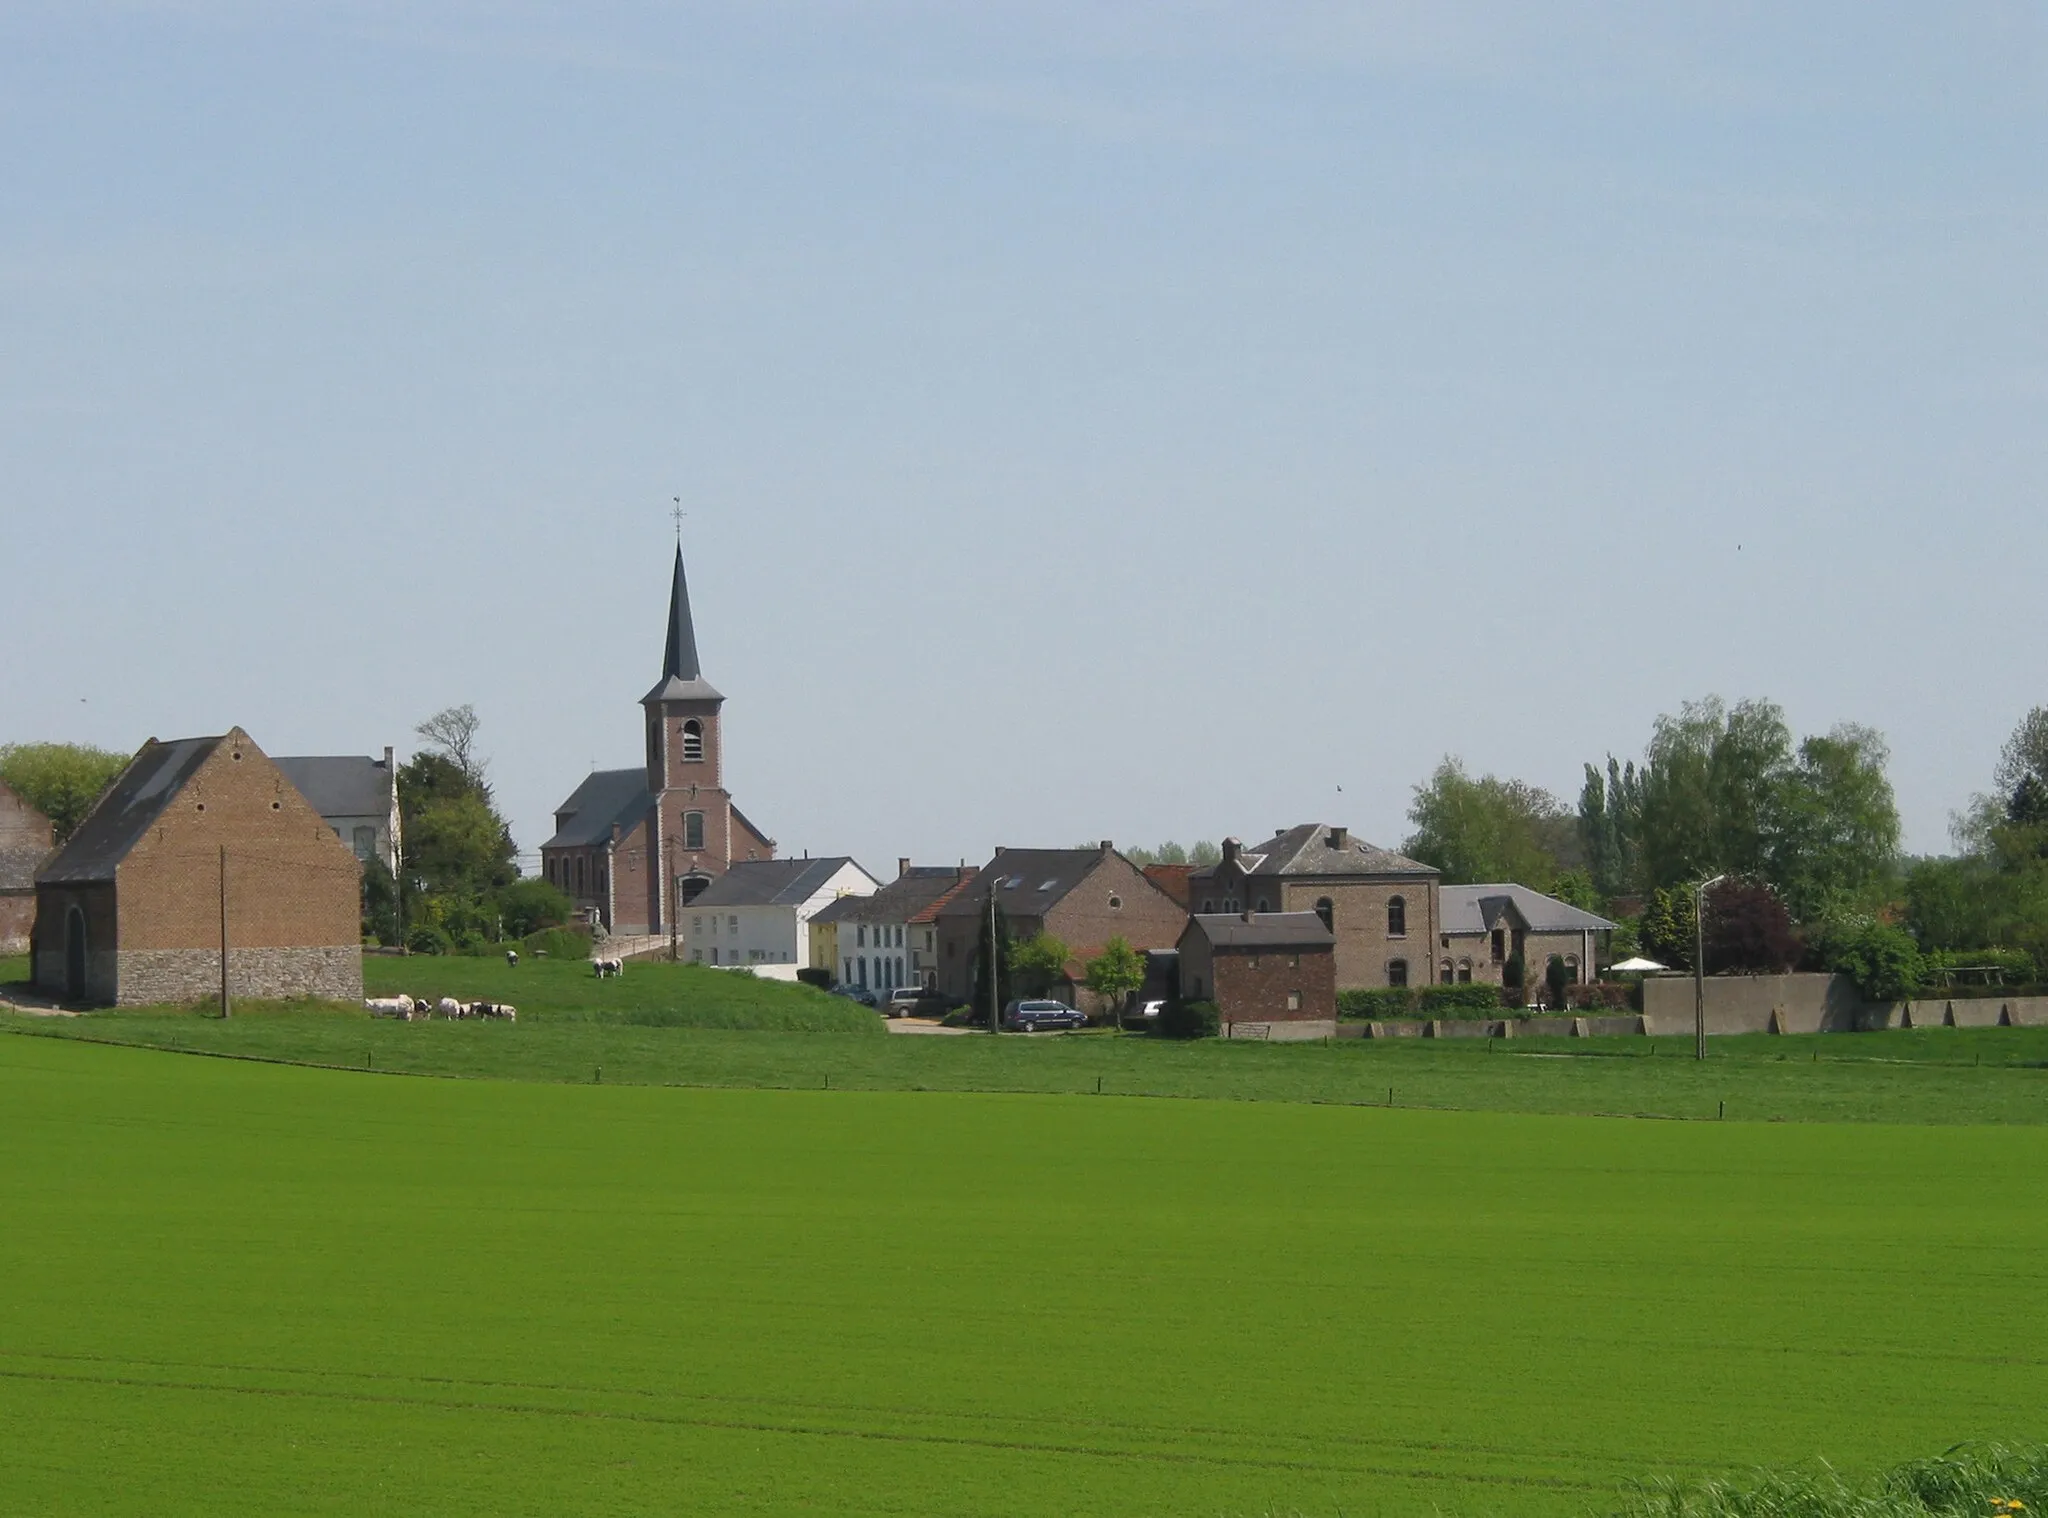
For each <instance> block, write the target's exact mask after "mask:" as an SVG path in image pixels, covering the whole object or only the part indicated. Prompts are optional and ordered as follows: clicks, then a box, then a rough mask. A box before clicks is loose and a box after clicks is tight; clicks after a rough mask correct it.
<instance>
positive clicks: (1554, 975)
mask: <svg viewBox="0 0 2048 1518" xmlns="http://www.w3.org/2000/svg"><path fill="white" fill-rule="evenodd" d="M1571 983H1572V972H1571V971H1570V970H1567V969H1566V968H1565V964H1564V956H1563V955H1562V954H1553V955H1551V956H1550V962H1549V963H1548V964H1546V965H1545V966H1544V967H1543V986H1544V989H1545V990H1546V991H1548V992H1549V993H1550V1010H1551V1011H1553V1012H1562V1011H1563V1010H1564V1008H1565V987H1566V986H1569V985H1570V984H1571Z"/></svg>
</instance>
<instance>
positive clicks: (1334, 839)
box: [1329, 828, 1351, 849]
mask: <svg viewBox="0 0 2048 1518" xmlns="http://www.w3.org/2000/svg"><path fill="white" fill-rule="evenodd" d="M1329 842H1330V847H1331V848H1333V849H1348V848H1350V847H1351V829H1349V828H1331V829H1330V839H1329Z"/></svg>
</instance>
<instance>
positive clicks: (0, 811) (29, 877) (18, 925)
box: [0, 781, 53, 954]
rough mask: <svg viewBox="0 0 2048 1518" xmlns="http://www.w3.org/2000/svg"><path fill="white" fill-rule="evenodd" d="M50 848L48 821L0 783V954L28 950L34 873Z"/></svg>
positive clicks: (33, 899) (34, 884) (33, 909)
mask: <svg viewBox="0 0 2048 1518" xmlns="http://www.w3.org/2000/svg"><path fill="white" fill-rule="evenodd" d="M52 847H53V844H52V842H51V835H50V819H49V818H47V817H45V816H44V815H43V814H42V813H41V812H39V811H37V810H36V809H35V808H34V807H32V806H30V805H29V804H28V803H27V802H26V801H23V800H22V799H21V797H19V796H17V795H16V794H15V793H14V792H13V791H11V790H9V789H8V788H7V785H6V783H5V782H4V781H0V954H21V953H25V952H26V951H27V949H28V937H29V930H30V929H31V928H32V927H34V926H35V920H36V871H37V869H38V868H40V867H41V865H42V862H43V861H44V860H45V859H48V858H49V857H50V850H51V848H52Z"/></svg>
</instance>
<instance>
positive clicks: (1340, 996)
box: [1337, 986, 1492, 1022]
mask: <svg viewBox="0 0 2048 1518" xmlns="http://www.w3.org/2000/svg"><path fill="white" fill-rule="evenodd" d="M1487 989H1488V990H1491V989H1492V987H1490V986H1489V987H1487ZM1337 1015H1338V1016H1339V1017H1349V1018H1355V1019H1356V1020H1358V1021H1360V1022H1382V1021H1384V1020H1385V1019H1387V1018H1390V1017H1414V1016H1415V1015H1416V1010H1415V992H1414V990H1413V989H1412V988H1411V987H1408V986H1355V987H1353V988H1352V989H1351V990H1348V991H1339V992H1338V993H1337Z"/></svg>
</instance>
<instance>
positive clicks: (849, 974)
mask: <svg viewBox="0 0 2048 1518" xmlns="http://www.w3.org/2000/svg"><path fill="white" fill-rule="evenodd" d="M846 980H847V984H848V985H851V984H852V983H853V961H852V960H851V959H848V960H847V961H846Z"/></svg>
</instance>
